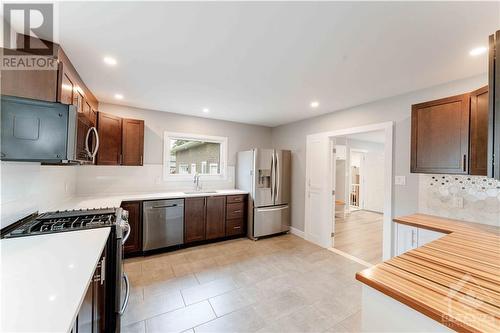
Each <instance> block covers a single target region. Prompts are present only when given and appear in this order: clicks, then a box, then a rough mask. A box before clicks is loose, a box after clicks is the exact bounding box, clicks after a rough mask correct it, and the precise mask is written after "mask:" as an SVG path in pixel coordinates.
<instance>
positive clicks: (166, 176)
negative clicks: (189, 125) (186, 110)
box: [163, 131, 228, 180]
mask: <svg viewBox="0 0 500 333" xmlns="http://www.w3.org/2000/svg"><path fill="white" fill-rule="evenodd" d="M170 139H188V140H189V139H191V140H200V141H206V142H213V143H220V145H221V146H220V158H219V161H220V174H216V175H210V174H205V175H200V178H201V179H202V180H225V179H226V178H227V141H228V140H227V137H224V136H211V135H201V134H190V133H179V132H167V131H165V132H164V133H163V180H192V179H193V175H191V174H188V175H181V174H171V173H170Z"/></svg>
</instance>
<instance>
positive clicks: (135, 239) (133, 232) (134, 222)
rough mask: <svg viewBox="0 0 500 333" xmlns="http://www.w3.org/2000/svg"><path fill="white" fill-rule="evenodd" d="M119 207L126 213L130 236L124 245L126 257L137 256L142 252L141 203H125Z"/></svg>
mask: <svg viewBox="0 0 500 333" xmlns="http://www.w3.org/2000/svg"><path fill="white" fill-rule="evenodd" d="M121 207H122V208H123V209H124V210H126V211H128V223H129V225H130V236H129V237H128V239H127V241H126V242H125V245H124V252H125V255H126V256H129V255H133V254H138V253H140V252H141V251H142V212H141V210H142V209H141V207H142V202H141V201H125V202H122V205H121Z"/></svg>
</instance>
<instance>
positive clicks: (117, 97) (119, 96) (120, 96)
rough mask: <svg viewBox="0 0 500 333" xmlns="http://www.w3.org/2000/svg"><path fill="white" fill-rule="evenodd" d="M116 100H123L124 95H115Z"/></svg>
mask: <svg viewBox="0 0 500 333" xmlns="http://www.w3.org/2000/svg"><path fill="white" fill-rule="evenodd" d="M115 98H116V99H123V95H122V94H115Z"/></svg>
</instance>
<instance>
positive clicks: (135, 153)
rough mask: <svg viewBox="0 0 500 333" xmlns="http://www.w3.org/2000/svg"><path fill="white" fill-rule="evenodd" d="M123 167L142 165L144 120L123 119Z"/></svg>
mask: <svg viewBox="0 0 500 333" xmlns="http://www.w3.org/2000/svg"><path fill="white" fill-rule="evenodd" d="M122 128H123V131H122V132H123V138H122V154H123V161H122V164H123V165H142V164H143V156H144V120H137V119H123V120H122Z"/></svg>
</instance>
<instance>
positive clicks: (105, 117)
mask: <svg viewBox="0 0 500 333" xmlns="http://www.w3.org/2000/svg"><path fill="white" fill-rule="evenodd" d="M97 132H98V133H99V150H98V151H97V164H100V165H120V164H121V158H122V119H121V118H120V117H116V116H113V115H110V114H106V113H102V112H99V113H98V117H97Z"/></svg>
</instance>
